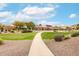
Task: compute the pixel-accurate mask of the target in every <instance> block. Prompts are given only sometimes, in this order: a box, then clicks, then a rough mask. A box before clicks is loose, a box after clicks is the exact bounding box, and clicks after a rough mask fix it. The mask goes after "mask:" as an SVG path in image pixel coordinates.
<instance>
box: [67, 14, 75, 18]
mask: <svg viewBox="0 0 79 59" xmlns="http://www.w3.org/2000/svg"><path fill="white" fill-rule="evenodd" d="M76 16H77V14H70V15H69V18H75V17H76Z"/></svg>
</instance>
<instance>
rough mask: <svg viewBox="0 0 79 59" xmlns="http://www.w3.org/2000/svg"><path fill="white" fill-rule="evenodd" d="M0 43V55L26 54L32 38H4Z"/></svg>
mask: <svg viewBox="0 0 79 59" xmlns="http://www.w3.org/2000/svg"><path fill="white" fill-rule="evenodd" d="M3 42H4V44H3V45H0V56H27V55H28V53H29V50H30V46H31V43H32V40H5V41H3Z"/></svg>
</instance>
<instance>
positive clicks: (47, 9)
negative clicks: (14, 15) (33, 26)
mask: <svg viewBox="0 0 79 59" xmlns="http://www.w3.org/2000/svg"><path fill="white" fill-rule="evenodd" d="M54 10H55V8H50V7H43V8H39V7H26V8H24V9H23V12H24V13H26V14H31V15H37V14H46V13H48V12H50V11H54Z"/></svg>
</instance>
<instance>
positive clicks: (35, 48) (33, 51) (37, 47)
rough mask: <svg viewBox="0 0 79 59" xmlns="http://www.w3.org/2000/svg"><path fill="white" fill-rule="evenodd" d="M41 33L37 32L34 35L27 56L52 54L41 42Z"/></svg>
mask: <svg viewBox="0 0 79 59" xmlns="http://www.w3.org/2000/svg"><path fill="white" fill-rule="evenodd" d="M41 33H42V32H38V33H37V35H36V36H35V38H34V40H33V42H32V45H31V48H30V51H29V56H54V55H53V54H52V52H51V51H50V50H49V49H48V47H47V46H46V45H45V43H44V42H43V40H42V38H41Z"/></svg>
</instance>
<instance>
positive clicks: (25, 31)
mask: <svg viewBox="0 0 79 59" xmlns="http://www.w3.org/2000/svg"><path fill="white" fill-rule="evenodd" d="M28 32H32V31H31V30H23V31H22V33H28Z"/></svg>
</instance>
